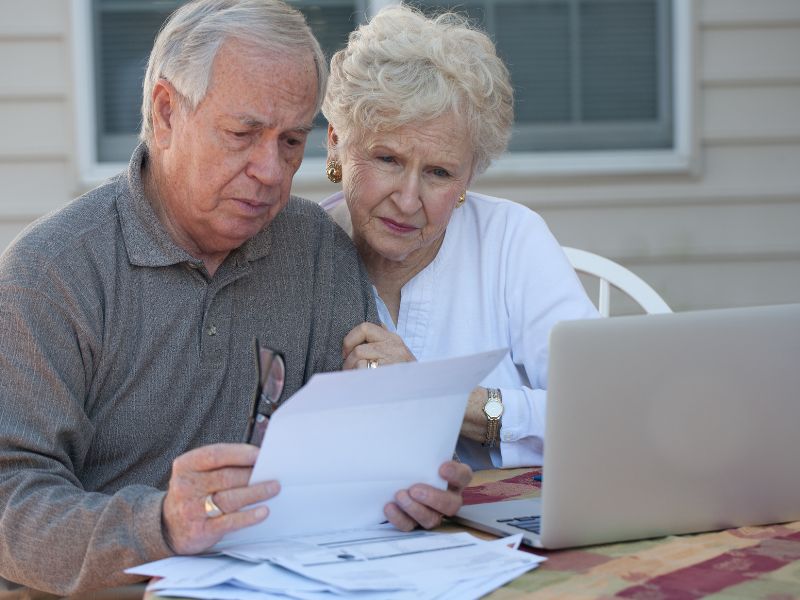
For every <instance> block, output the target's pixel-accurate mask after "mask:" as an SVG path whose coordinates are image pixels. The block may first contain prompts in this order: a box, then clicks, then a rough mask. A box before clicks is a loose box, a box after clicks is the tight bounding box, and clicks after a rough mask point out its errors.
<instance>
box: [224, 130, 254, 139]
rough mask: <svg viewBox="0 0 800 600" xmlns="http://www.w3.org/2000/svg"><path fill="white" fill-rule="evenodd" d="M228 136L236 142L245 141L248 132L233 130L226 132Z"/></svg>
mask: <svg viewBox="0 0 800 600" xmlns="http://www.w3.org/2000/svg"><path fill="white" fill-rule="evenodd" d="M228 134H229V135H231V136H232V137H235V138H236V139H238V140H242V139H245V138H246V137H248V136H249V135H250V132H249V131H233V130H230V131H228Z"/></svg>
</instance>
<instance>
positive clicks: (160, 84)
mask: <svg viewBox="0 0 800 600" xmlns="http://www.w3.org/2000/svg"><path fill="white" fill-rule="evenodd" d="M178 102H180V99H179V97H178V92H177V90H176V89H175V88H174V87H173V86H172V84H171V83H170V82H169V81H167V80H166V79H159V80H158V81H157V82H156V84H155V85H154V86H153V108H152V111H153V142H154V143H155V145H156V147H158V148H161V149H162V150H163V149H165V148H169V145H170V143H171V142H172V133H173V131H174V126H175V118H176V117H177V115H178V109H179V107H178Z"/></svg>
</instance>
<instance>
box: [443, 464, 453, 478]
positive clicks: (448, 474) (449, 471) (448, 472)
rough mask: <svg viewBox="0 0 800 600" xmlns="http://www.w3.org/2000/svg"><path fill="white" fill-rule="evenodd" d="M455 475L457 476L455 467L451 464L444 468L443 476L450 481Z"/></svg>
mask: <svg viewBox="0 0 800 600" xmlns="http://www.w3.org/2000/svg"><path fill="white" fill-rule="evenodd" d="M455 474H456V473H455V468H454V467H453V465H450V464H448V465H445V466H444V468H443V469H442V475H443V476H444V477H446V478H448V479H449V478H450V477H453V476H454V475H455Z"/></svg>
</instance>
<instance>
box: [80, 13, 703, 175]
mask: <svg viewBox="0 0 800 600" xmlns="http://www.w3.org/2000/svg"><path fill="white" fill-rule="evenodd" d="M289 1H290V4H293V5H295V6H297V7H298V8H299V9H300V10H301V11H303V13H304V14H305V15H306V18H307V19H308V22H309V25H310V26H311V27H312V29H313V30H314V33H315V34H316V35H317V37H318V39H319V40H320V44H321V45H322V47H323V50H324V51H325V53H326V55H327V56H330V54H331V53H332V52H334V51H336V50H337V49H339V48H341V47H342V46H343V45H344V44H345V43H346V41H347V34H348V33H349V32H350V31H351V30H352V29H353V28H354V27H356V26H357V25H358V24H359V23H360V22H361V21H362V20H363V19H364V18H365V15H367V14H369V13H370V12H373V11H375V10H377V9H378V8H380V6H383V5H385V4H391V3H393V2H396V1H397V0H324V1H321V0H316V1H313V0H289ZM410 1H411V3H413V4H415V5H417V6H419V7H420V8H422V9H423V10H425V11H426V12H437V11H441V10H443V9H455V10H458V11H460V12H464V13H466V14H467V15H468V16H469V17H470V19H471V20H472V21H473V22H475V23H477V24H478V25H480V26H481V27H483V28H484V29H485V30H486V31H487V32H488V33H489V35H490V36H491V37H492V38H493V39H494V41H495V43H496V44H497V47H498V51H499V52H500V54H501V56H502V57H503V58H504V60H505V61H506V63H507V64H508V66H509V69H510V71H511V76H512V82H513V84H514V88H515V98H516V111H515V112H516V123H515V127H514V134H513V136H512V141H511V146H510V151H511V152H510V153H509V155H508V159H506V163H507V164H511V163H514V161H515V160H517V161H518V162H519V159H520V158H521V157H523V156H524V157H527V158H526V162H525V164H526V165H527V166H526V168H528V169H529V168H530V165H531V164H539V163H536V161H537V160H539V159H541V158H542V157H550V158H552V157H553V156H562V157H563V158H564V159H568V158H569V156H574V155H575V153H576V152H580V153H581V156H582V157H583V158H586V157H587V156H588V155H587V153H589V154H590V155H592V156H597V157H600V158H599V160H600V161H601V162H602V163H603V164H607V163H608V161H609V156H620V157H621V156H623V155H626V156H628V155H631V154H630V153H631V152H633V153H636V156H637V157H639V158H641V157H643V156H646V155H647V156H654V157H655V156H661V157H662V158H663V157H664V156H666V155H667V154H669V155H670V156H671V158H670V159H669V160H667V161H666V162H663V161H662V162H663V165H664V168H669V166H670V165H671V166H672V168H685V167H686V166H687V164H688V158H687V155H688V151H687V149H686V148H687V145H688V138H689V137H690V136H689V135H688V133H687V131H688V128H689V119H688V117H689V115H688V107H689V105H690V104H691V103H690V102H689V100H688V99H687V98H688V96H687V94H688V88H689V82H690V81H691V78H690V74H689V73H688V71H689V68H688V66H687V65H688V63H689V58H688V54H687V51H686V50H685V48H683V46H685V45H687V44H688V43H689V41H690V40H691V36H690V35H688V33H687V30H688V29H689V27H688V24H689V23H690V20H689V18H688V12H689V9H688V4H689V0H446V1H434V0H410ZM81 3H85V4H86V5H87V7H86V10H85V13H84V16H85V17H86V18H88V21H89V23H90V25H89V29H88V31H87V33H88V34H89V39H91V40H92V41H93V46H92V47H91V48H90V49H89V50H88V52H90V53H91V57H90V58H93V60H89V59H87V62H88V63H90V64H93V65H94V66H93V70H92V71H89V72H88V73H87V75H86V80H87V81H86V83H87V84H88V86H87V87H88V89H93V90H94V95H93V97H92V98H90V99H89V100H90V103H89V104H90V105H91V106H93V107H96V108H95V109H94V110H93V111H87V114H85V115H84V119H85V120H86V121H87V123H86V125H87V127H80V123H79V130H80V131H85V130H89V131H91V130H94V133H93V134H92V137H93V139H92V140H88V141H86V142H85V145H86V146H88V147H89V150H88V155H89V156H91V157H93V160H91V161H90V162H92V163H94V164H95V165H102V164H103V163H114V166H115V168H118V167H119V163H120V162H125V161H127V159H128V157H129V156H130V152H131V150H132V148H133V147H134V145H135V143H136V135H137V132H138V129H139V124H140V115H139V107H140V102H141V100H140V99H141V81H142V77H143V75H144V69H145V66H146V61H147V55H148V52H149V50H150V48H151V46H152V42H153V39H154V37H155V34H156V32H157V31H158V28H159V26H160V25H161V23H162V22H163V20H164V19H165V18H166V17H167V15H169V13H170V12H171V11H173V10H174V9H175V8H176V7H177V6H179V5H180V4H182V1H181V0H77V1H76V4H81ZM679 13H682V14H683V15H684V17H683V18H678V16H679ZM676 24H677V25H676ZM676 29H677V31H676ZM678 34H680V40H679V36H678ZM76 37H77V33H76ZM676 40H678V41H676ZM681 56H682V57H683V58H682V62H681V61H678V58H679V57H681ZM676 65H677V66H678V67H679V68H678V69H676ZM676 74H677V75H678V76H676ZM78 88H79V90H80V89H82V86H81V85H80V81H79V86H78ZM79 101H80V98H79ZM79 110H80V109H79ZM316 125H317V127H316V130H315V132H314V133H313V134H312V137H311V138H310V140H309V143H308V149H307V157H312V158H313V157H315V156H317V157H321V156H322V155H323V154H324V139H325V134H324V129H325V127H324V125H325V123H324V119H323V118H322V117H321V116H320V117H318V119H317V121H316ZM615 152H616V153H617V154H614V153H615ZM620 153H622V154H620ZM626 153H627V154H626ZM648 153H649V154H648ZM590 158H591V157H590ZM557 160H559V159H557ZM531 161H533V162H531ZM501 162H502V161H501ZM589 162H591V161H589ZM612 162H613V161H612ZM639 162H641V161H640V160H639V159H638V158H637V160H635V161H633V163H631V164H638V163H639ZM623 163H625V161H624V160H622V162H620V163H619V164H618V166H619V168H620V169H622V170H624V169H625V168H627V167H625V165H624V164H623ZM541 164H549V163H546V161H545V163H541ZM564 164H566V163H564ZM570 164H572V165H573V166H572V167H569V166H568V167H566V170H567V172H570V170H571V169H574V164H575V161H571V163H570ZM582 164H586V163H585V161H582ZM598 164H599V163H598ZM546 168H547V167H546V166H545V169H546ZM633 168H634V169H635V168H636V167H635V166H634V167H633Z"/></svg>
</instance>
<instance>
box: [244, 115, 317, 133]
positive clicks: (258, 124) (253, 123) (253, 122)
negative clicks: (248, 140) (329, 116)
mask: <svg viewBox="0 0 800 600" xmlns="http://www.w3.org/2000/svg"><path fill="white" fill-rule="evenodd" d="M235 119H236V120H237V121H239V122H240V123H241V124H242V125H244V126H245V127H249V128H251V129H274V128H275V125H273V124H271V123H269V122H267V121H262V120H261V119H258V118H256V117H253V116H251V115H235ZM312 129H314V125H313V124H311V123H309V124H307V125H298V126H297V127H292V128H291V129H290V131H296V132H297V133H303V134H308V133H310V132H311V130H312Z"/></svg>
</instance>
